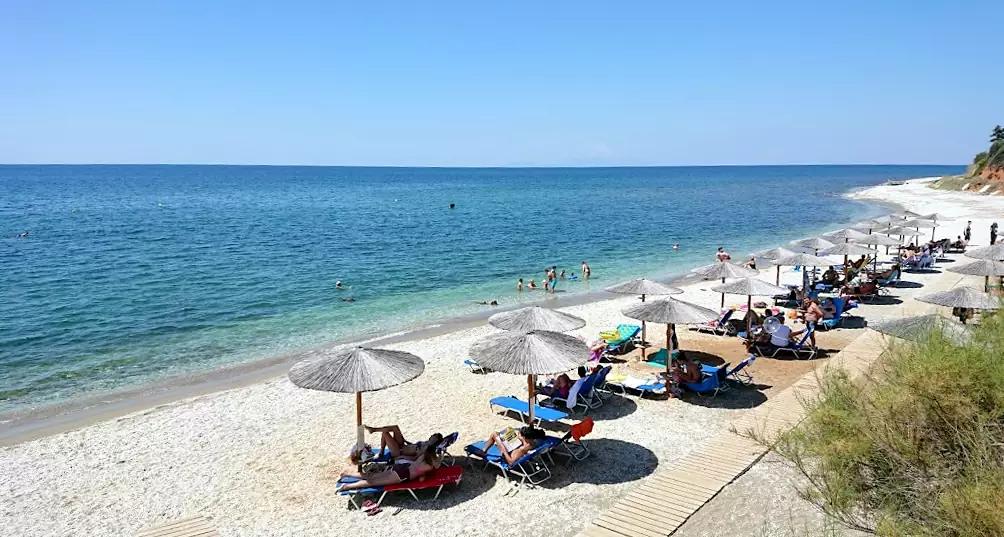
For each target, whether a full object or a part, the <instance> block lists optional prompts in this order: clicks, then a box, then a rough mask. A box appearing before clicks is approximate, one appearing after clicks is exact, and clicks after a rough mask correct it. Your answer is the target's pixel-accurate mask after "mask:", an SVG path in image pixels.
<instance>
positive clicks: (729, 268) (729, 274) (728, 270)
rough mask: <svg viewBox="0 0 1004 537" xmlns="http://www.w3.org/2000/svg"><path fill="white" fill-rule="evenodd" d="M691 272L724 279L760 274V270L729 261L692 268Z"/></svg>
mask: <svg viewBox="0 0 1004 537" xmlns="http://www.w3.org/2000/svg"><path fill="white" fill-rule="evenodd" d="M691 272H693V273H695V274H700V275H701V276H704V277H705V278H721V279H722V280H725V278H748V277H750V276H756V275H757V274H759V272H757V271H755V270H753V269H748V268H746V267H743V266H740V265H736V264H735V263H729V262H725V263H712V264H710V265H705V266H703V267H697V268H695V269H692V270H691Z"/></svg>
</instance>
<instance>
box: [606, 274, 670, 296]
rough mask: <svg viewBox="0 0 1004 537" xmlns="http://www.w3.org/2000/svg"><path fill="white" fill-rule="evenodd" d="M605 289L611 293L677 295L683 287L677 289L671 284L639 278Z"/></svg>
mask: <svg viewBox="0 0 1004 537" xmlns="http://www.w3.org/2000/svg"><path fill="white" fill-rule="evenodd" d="M607 291H610V292H611V293H620V294H622V295H642V296H645V295H678V294H680V293H682V292H683V289H678V288H676V287H673V286H672V285H667V284H665V283H659V282H655V281H652V280H647V279H645V278H639V279H637V280H631V281H629V282H624V283H619V284H617V285H614V286H611V287H607Z"/></svg>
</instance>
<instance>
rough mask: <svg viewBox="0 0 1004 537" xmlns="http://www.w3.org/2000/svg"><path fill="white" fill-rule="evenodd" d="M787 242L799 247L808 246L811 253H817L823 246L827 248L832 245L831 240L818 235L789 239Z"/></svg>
mask: <svg viewBox="0 0 1004 537" xmlns="http://www.w3.org/2000/svg"><path fill="white" fill-rule="evenodd" d="M789 244H791V245H792V246H799V247H801V248H808V249H810V250H812V253H814V254H815V253H819V251H820V250H822V249H824V248H829V247H831V246H833V244H834V243H833V242H831V241H828V240H826V239H821V238H819V237H810V238H808V239H798V240H794V241H791V242H790V243H789Z"/></svg>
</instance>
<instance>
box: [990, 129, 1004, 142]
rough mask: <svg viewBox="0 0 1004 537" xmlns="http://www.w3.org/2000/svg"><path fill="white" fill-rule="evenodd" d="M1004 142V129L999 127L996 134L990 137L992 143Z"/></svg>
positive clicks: (995, 130)
mask: <svg viewBox="0 0 1004 537" xmlns="http://www.w3.org/2000/svg"><path fill="white" fill-rule="evenodd" d="M1001 140H1004V127H1001V126H1000V125H997V126H996V127H994V132H993V133H992V134H991V135H990V143H991V144H992V143H994V142H1000V141H1001Z"/></svg>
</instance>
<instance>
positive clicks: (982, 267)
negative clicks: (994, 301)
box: [948, 259, 1004, 293]
mask: <svg viewBox="0 0 1004 537" xmlns="http://www.w3.org/2000/svg"><path fill="white" fill-rule="evenodd" d="M948 271H949V272H955V273H958V274H968V275H969V276H983V277H984V280H983V291H984V292H987V293H989V292H990V277H991V276H998V277H1000V276H1004V262H1001V261H994V260H993V259H980V260H979V261H976V262H975V263H969V264H966V265H962V266H960V267H951V268H949V269H948Z"/></svg>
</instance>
